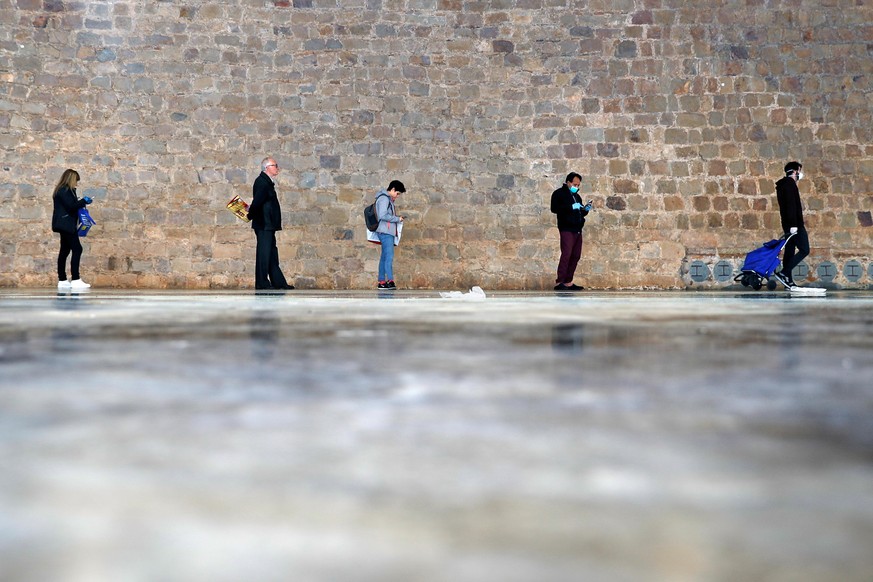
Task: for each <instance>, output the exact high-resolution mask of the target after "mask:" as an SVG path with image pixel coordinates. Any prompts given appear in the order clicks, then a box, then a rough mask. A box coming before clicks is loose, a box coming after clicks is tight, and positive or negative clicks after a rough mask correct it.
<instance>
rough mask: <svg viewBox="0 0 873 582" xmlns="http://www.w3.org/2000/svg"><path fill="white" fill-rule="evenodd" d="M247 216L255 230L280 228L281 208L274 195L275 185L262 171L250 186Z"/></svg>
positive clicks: (277, 198)
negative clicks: (250, 202)
mask: <svg viewBox="0 0 873 582" xmlns="http://www.w3.org/2000/svg"><path fill="white" fill-rule="evenodd" d="M249 218H250V219H251V221H252V228H253V229H255V230H282V208H281V207H280V206H279V197H278V196H276V185H275V184H273V180H271V179H270V177H269V176H268V175H267V174H265V173H264V172H261V174H260V175H259V176H258V177H257V178H255V183H254V185H253V186H252V204H251V206H249Z"/></svg>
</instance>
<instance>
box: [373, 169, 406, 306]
mask: <svg viewBox="0 0 873 582" xmlns="http://www.w3.org/2000/svg"><path fill="white" fill-rule="evenodd" d="M404 192H406V186H404V185H403V182H401V181H400V180H392V181H391V183H390V184H388V188H386V189H384V190H379V191H378V192H376V202H375V205H376V218H377V219H378V220H379V226H378V227H377V228H376V235H377V236H378V237H379V243H380V244H381V245H382V254H381V255H380V257H379V282H378V284H377V285H376V288H377V289H397V285H396V284H395V283H394V243H395V240H396V239H397V235H398V225H400V224H401V223H402V222H403V217H402V216H398V215H397V213H396V211H395V209H394V201H395V200H397V197H398V196H400V195H401V194H403V193H404Z"/></svg>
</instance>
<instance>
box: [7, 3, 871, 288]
mask: <svg viewBox="0 0 873 582" xmlns="http://www.w3.org/2000/svg"><path fill="white" fill-rule="evenodd" d="M871 23H873V4H871V3H870V2H869V0H742V1H739V0H735V1H727V0H723V1H714V2H698V1H696V0H685V1H682V0H610V1H607V0H589V1H581V0H580V1H571V0H492V1H490V2H485V1H482V2H477V1H464V0H275V1H272V0H271V1H265V0H222V1H218V0H213V1H209V2H207V1H199V0H190V1H184V2H177V1H160V0H128V1H124V0H118V1H100V0H88V1H67V0H0V176H2V178H0V196H2V199H3V204H2V206H0V251H2V255H0V285H21V286H44V285H45V286H48V285H53V281H54V262H55V256H56V247H57V242H56V236H54V235H52V234H51V232H50V228H49V227H50V216H51V190H52V188H53V186H54V184H55V182H56V181H57V179H58V178H59V176H60V173H61V172H62V170H63V169H64V168H67V167H71V168H74V169H76V170H78V171H79V172H80V174H81V175H82V183H81V185H80V188H79V193H80V195H82V194H87V195H90V196H92V197H93V198H94V199H95V203H94V205H93V206H92V214H93V216H94V218H95V219H96V220H97V221H98V223H99V224H98V226H96V227H95V228H94V229H93V230H92V233H91V235H89V236H88V238H87V239H86V241H85V247H86V251H85V257H84V261H83V269H84V276H85V277H86V279H88V280H91V281H92V282H93V283H95V284H96V285H98V286H123V287H134V286H137V287H217V288H222V287H230V288H236V287H250V286H253V278H254V277H253V269H254V264H253V258H254V236H253V233H252V232H251V230H250V229H249V228H248V227H247V225H245V224H243V223H242V222H240V221H239V220H238V219H236V218H234V217H233V216H232V215H231V214H230V213H229V212H227V211H226V210H225V208H224V206H225V203H226V202H227V201H228V200H229V199H230V198H231V197H232V196H233V195H234V194H240V195H241V196H243V197H244V198H247V199H250V198H251V183H252V181H253V180H254V178H255V176H256V175H257V173H258V170H259V169H258V163H259V161H260V159H261V158H262V157H264V156H265V155H267V154H272V155H274V156H275V157H276V159H277V160H278V161H279V163H280V165H281V166H282V167H283V173H282V175H281V176H280V185H279V187H278V190H279V192H280V199H281V200H282V203H283V210H284V214H285V221H286V225H287V226H286V229H285V230H284V231H283V232H282V233H281V234H280V235H279V251H280V256H281V259H282V264H283V267H284V269H285V271H286V274H287V275H288V276H289V278H291V279H292V280H293V281H295V282H296V283H297V284H298V286H301V287H319V288H334V287H338V288H358V287H372V286H373V283H374V280H375V274H376V263H377V254H378V252H377V249H376V248H375V247H374V246H373V245H368V243H367V242H366V241H365V236H364V235H365V231H364V227H363V219H362V216H361V211H362V208H363V206H364V205H365V203H366V202H368V201H369V200H370V199H371V198H372V194H373V193H374V191H375V190H376V189H378V188H379V187H382V186H385V185H386V184H387V182H388V181H389V180H390V179H393V178H397V179H400V180H403V181H404V182H405V183H406V185H407V187H408V189H409V191H408V193H407V194H405V195H404V196H402V197H401V198H400V199H399V201H398V207H399V208H400V211H401V213H404V214H406V215H407V216H408V221H407V223H406V229H405V231H404V235H403V242H402V243H401V246H400V247H399V249H398V256H397V260H396V264H395V270H396V272H397V279H398V282H399V284H400V286H401V287H404V286H413V287H425V288H426V287H436V288H446V287H451V288H455V287H463V286H468V285H473V284H479V285H482V286H483V287H484V288H486V289H489V288H491V289H495V288H528V289H542V288H551V285H552V284H553V280H554V271H555V266H556V262H557V255H558V253H557V238H558V237H557V231H556V229H555V226H554V217H553V215H551V214H550V212H549V207H548V205H549V196H550V194H551V191H552V190H553V189H554V188H556V187H557V186H558V185H559V184H560V183H561V181H562V179H563V177H564V175H566V173H567V172H569V171H576V172H579V173H581V174H582V175H583V176H584V180H583V182H582V191H583V195H584V196H585V197H586V198H589V197H590V198H592V199H593V200H594V206H595V212H594V213H593V214H592V216H591V217H590V219H589V223H588V225H587V226H586V244H585V249H584V251H583V257H582V261H581V263H580V276H579V277H577V281H579V282H581V283H583V284H585V285H586V286H589V287H602V288H616V287H626V288H627V287H631V288H633V287H656V288H674V287H683V286H686V285H689V284H697V283H695V282H693V281H692V279H691V275H692V274H695V278H698V279H699V278H701V276H699V275H701V274H704V275H707V274H708V276H709V278H708V279H704V280H703V284H704V285H718V284H719V283H717V282H716V281H715V280H714V279H713V278H712V277H713V276H714V275H715V274H716V273H717V269H715V267H716V265H717V264H719V261H727V262H728V263H727V264H728V265H729V266H732V267H733V268H736V267H737V266H738V264H739V263H741V260H742V257H743V255H744V254H745V253H746V252H747V251H749V250H751V249H752V248H754V247H755V246H757V245H758V244H759V243H761V242H763V241H764V240H768V239H769V238H772V237H773V236H775V235H777V234H778V233H779V230H780V228H779V226H778V225H779V220H778V212H777V211H776V204H775V195H774V185H773V184H774V179H778V178H779V177H781V175H782V171H781V170H782V166H783V165H784V163H785V162H786V161H788V160H792V159H797V160H800V161H801V162H803V164H804V170H805V172H806V174H807V175H808V176H809V179H808V180H804V181H802V182H801V193H802V195H803V197H804V200H805V204H806V207H807V209H808V211H807V212H808V225H809V228H810V231H811V238H812V245H813V252H812V255H811V256H810V257H809V259H808V260H807V264H808V266H809V268H810V278H812V279H814V278H815V277H816V274H817V273H818V272H819V266H820V265H821V264H824V263H828V264H830V265H831V266H832V267H833V268H834V269H835V270H836V278H835V279H834V283H835V284H842V285H844V286H856V287H857V286H867V285H870V284H871V282H873V272H868V271H870V269H871V266H870V265H871V258H873V257H871V254H873V253H871V242H873V227H871V226H873V220H871V211H873V183H871V182H873V140H871V137H873V123H871V113H873V91H871V89H873V24H871ZM694 261H699V262H698V263H694ZM850 261H856V262H857V264H858V265H860V268H861V271H862V274H861V277H860V278H859V279H857V280H856V281H852V280H850V279H847V278H846V275H845V273H844V272H843V270H844V269H845V268H846V265H847V264H849V262H850ZM692 264H693V265H696V266H695V267H694V268H693V269H692V268H691V265H692ZM852 264H853V265H854V264H855V263H852ZM701 265H702V266H703V268H701ZM721 265H722V266H721V267H720V268H721V269H722V270H724V268H725V267H724V265H725V263H721Z"/></svg>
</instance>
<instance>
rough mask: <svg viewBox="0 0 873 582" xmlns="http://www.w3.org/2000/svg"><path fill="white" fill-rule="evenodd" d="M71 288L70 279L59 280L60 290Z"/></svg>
mask: <svg viewBox="0 0 873 582" xmlns="http://www.w3.org/2000/svg"><path fill="white" fill-rule="evenodd" d="M69 290H70V282H69V281H58V291H69Z"/></svg>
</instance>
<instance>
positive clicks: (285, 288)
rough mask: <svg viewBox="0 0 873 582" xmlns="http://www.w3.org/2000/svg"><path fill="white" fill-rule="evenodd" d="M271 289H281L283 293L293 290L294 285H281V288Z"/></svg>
mask: <svg viewBox="0 0 873 582" xmlns="http://www.w3.org/2000/svg"><path fill="white" fill-rule="evenodd" d="M273 289H282V290H283V291H290V290H292V289H294V285H282V286H281V287H273Z"/></svg>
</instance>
